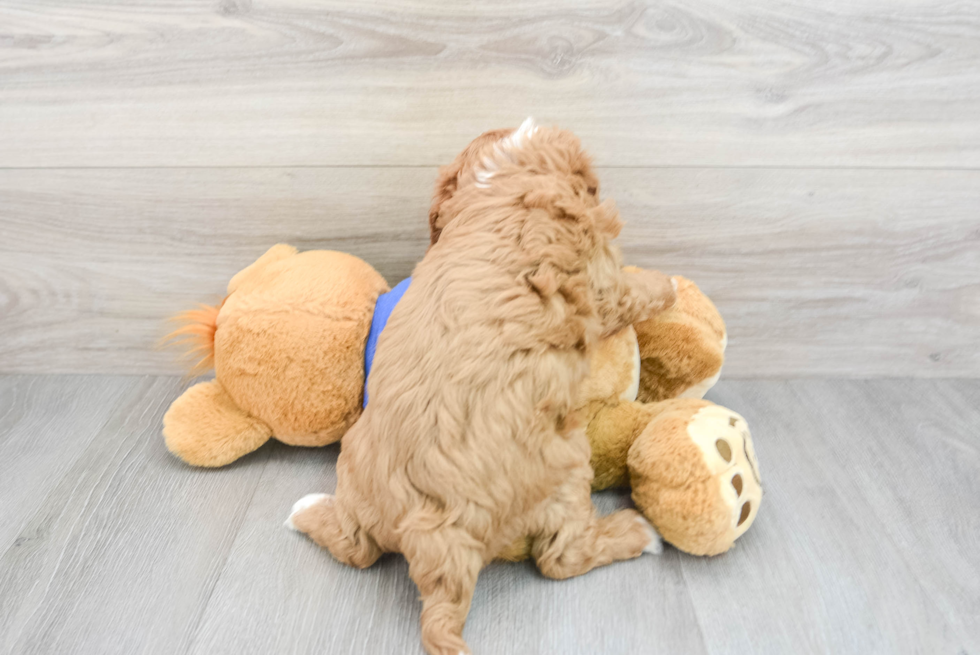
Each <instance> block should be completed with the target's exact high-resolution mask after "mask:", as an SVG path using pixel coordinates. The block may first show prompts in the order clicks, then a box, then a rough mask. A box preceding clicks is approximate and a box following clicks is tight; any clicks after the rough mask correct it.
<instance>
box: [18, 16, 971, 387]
mask: <svg viewBox="0 0 980 655" xmlns="http://www.w3.org/2000/svg"><path fill="white" fill-rule="evenodd" d="M978 63H980V5H978V4H977V3H971V2H946V1H943V0H917V1H911V0H910V1H909V2H902V3H894V2H891V1H889V0H857V1H853V2H845V1H844V0H834V1H832V2H826V3H821V4H816V5H815V4H813V3H799V2H788V1H775V2H773V1H769V0H747V1H746V0H743V1H740V2H734V1H733V0H715V1H706V0H692V1H690V2H684V3H663V2H652V1H651V2H613V3H610V2H605V1H599V0H573V1H572V2H556V1H550V2H533V1H532V2H527V1H521V2H516V1H514V2H512V1H510V0H505V1H504V2H499V3H485V2H483V3H477V2H455V3H445V2H436V1H435V0H428V1H426V0H410V1H403V2H394V3H393V2H382V1H380V0H377V1H375V0H368V1H364V2H359V3H342V2H319V1H318V2H309V1H307V0H215V1H214V2H203V3H201V2H191V1H190V0H185V1H181V2H170V1H164V0H149V1H147V2H141V3H139V4H138V5H133V4H132V3H130V2H124V1H123V0H86V1H85V2H72V1H70V0H45V1H43V2H36V1H34V0H0V372H61V373H86V372H103V373H164V374H165V373H174V372H177V371H179V370H180V369H179V366H178V365H177V364H176V363H175V361H174V356H173V353H170V352H165V351H164V352H160V351H157V350H155V349H154V343H155V341H156V339H157V338H158V337H159V336H160V335H161V334H162V333H163V332H164V330H165V328H164V327H163V325H162V321H163V319H164V317H166V316H167V315H169V314H172V313H174V312H176V311H179V310H181V309H183V308H184V307H186V306H188V305H191V304H193V303H195V302H197V301H206V300H211V299H214V298H216V297H220V295H221V293H222V291H223V288H224V285H225V283H226V282H227V280H228V278H229V277H230V276H231V275H232V274H233V273H234V272H235V271H237V270H238V269H239V268H241V267H242V266H244V265H246V264H248V263H249V262H250V261H252V260H253V259H254V258H255V257H257V256H258V255H259V254H261V253H262V252H263V251H264V250H265V248H267V247H268V246H269V245H271V244H273V243H275V242H277V241H287V242H291V243H294V244H295V245H297V246H299V247H301V248H333V249H338V250H346V251H350V252H354V253H355V254H357V255H359V256H361V257H364V258H365V259H367V260H368V261H369V262H371V263H372V264H374V265H375V266H376V267H377V268H378V270H379V271H381V272H382V273H383V274H384V275H385V276H386V277H387V278H388V279H389V281H392V282H394V281H396V280H397V279H399V278H400V277H402V276H404V275H407V274H408V273H409V272H410V270H411V266H412V263H413V262H414V261H416V260H417V259H418V258H419V257H420V256H421V255H422V253H423V252H424V248H425V242H426V229H425V215H426V208H427V204H428V198H429V194H430V191H431V185H432V181H433V178H434V174H435V166H437V165H439V164H441V163H445V162H446V161H448V160H449V159H450V158H451V157H452V156H453V155H454V154H455V152H457V151H458V150H459V149H460V148H461V147H462V146H463V145H464V144H465V143H466V142H467V141H468V140H469V139H470V138H471V137H472V136H474V135H476V134H477V133H479V132H481V131H482V130H484V129H488V128H491V127H499V126H505V125H513V124H516V123H518V122H519V121H520V120H522V119H523V118H524V117H525V116H527V115H534V116H535V117H536V118H538V119H539V120H540V121H541V122H545V123H557V124H560V125H563V126H567V127H569V128H571V129H574V130H575V131H576V132H578V133H579V135H580V136H581V137H582V139H583V141H584V143H585V145H586V147H587V148H588V149H589V150H590V151H591V152H593V153H594V154H595V157H596V162H597V164H598V165H599V166H600V173H601V177H602V180H603V184H604V193H605V194H606V195H608V196H610V197H613V198H615V199H616V200H617V201H618V203H619V205H620V208H621V210H622V212H623V214H624V217H625V218H626V219H627V221H628V228H627V230H626V231H625V233H624V246H625V251H626V253H627V256H628V258H629V260H630V261H631V262H632V263H636V264H640V265H644V266H650V267H657V268H661V269H663V270H666V271H669V272H676V273H681V274H684V275H687V276H689V277H691V278H692V279H694V280H695V281H697V282H698V283H699V284H700V285H701V286H702V288H704V289H705V291H706V292H708V293H709V295H711V297H712V298H713V299H715V301H716V302H717V304H718V305H719V307H720V309H721V310H722V312H723V314H724V315H725V317H726V319H727V320H728V323H729V329H730V335H731V347H730V351H729V353H730V354H729V362H728V365H727V369H726V375H728V376H740V377H754V376H810V375H814V376H824V375H834V376H853V377H866V376H905V375H913V376H961V377H962V376H976V375H978V374H980V354H978V348H977V344H978V343H980V65H978Z"/></svg>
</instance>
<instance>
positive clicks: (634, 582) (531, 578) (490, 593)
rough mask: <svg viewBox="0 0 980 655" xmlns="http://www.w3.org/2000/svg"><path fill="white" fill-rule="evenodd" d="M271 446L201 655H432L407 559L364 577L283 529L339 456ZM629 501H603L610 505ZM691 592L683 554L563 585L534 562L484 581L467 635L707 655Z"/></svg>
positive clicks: (551, 646) (497, 649)
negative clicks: (427, 652)
mask: <svg viewBox="0 0 980 655" xmlns="http://www.w3.org/2000/svg"><path fill="white" fill-rule="evenodd" d="M272 449H273V450H274V451H275V453H276V454H275V456H274V460H273V461H272V462H270V465H269V466H268V467H267V469H266V470H265V472H264V474H263V476H262V481H261V483H260V486H259V489H258V490H257V491H256V494H255V500H254V501H253V503H252V506H251V508H250V510H249V514H248V516H247V517H246V519H245V522H244V523H243V526H242V530H241V532H240V534H239V538H238V540H237V541H236V543H235V546H234V548H233V549H232V552H231V554H230V555H229V558H228V564H227V566H226V568H225V571H224V573H223V574H222V576H221V580H220V581H219V584H218V586H217V587H216V588H215V591H214V593H213V595H212V597H211V601H210V603H209V605H208V609H207V611H206V612H205V615H204V618H203V619H202V621H201V626H200V629H199V631H198V634H197V638H196V639H195V641H194V647H193V648H192V650H191V651H190V652H191V653H192V654H194V655H211V654H214V655H221V654H226V653H227V654H229V655H230V654H233V653H235V654H237V653H249V652H250V653H286V652H290V653H352V654H353V653H378V654H381V653H419V655H422V653H423V651H422V648H421V641H420V635H419V612H420V611H421V604H420V603H419V600H418V590H417V589H416V588H415V586H414V584H413V583H412V581H411V579H410V578H409V577H408V566H407V563H406V562H405V560H404V558H402V557H401V556H386V557H384V558H382V559H381V561H379V562H378V563H377V564H375V565H374V566H372V567H371V568H369V569H366V570H363V571H359V570H355V569H352V568H349V567H345V566H341V565H338V563H337V562H336V561H334V560H333V559H331V558H330V556H329V553H327V552H326V551H324V550H322V549H320V548H319V547H317V546H316V544H314V543H312V542H310V541H309V540H308V539H306V538H304V537H303V536H301V535H298V534H296V533H292V532H287V531H286V530H285V529H284V527H283V521H284V520H285V518H286V516H288V513H289V509H290V508H291V507H292V504H293V503H294V502H295V501H296V500H298V499H299V498H301V497H302V496H304V495H306V494H307V493H312V492H318V491H327V492H332V491H333V489H334V487H335V485H336V476H335V468H334V467H335V464H336V457H337V453H338V448H337V447H336V446H331V447H328V448H325V449H320V450H297V449H292V448H288V447H286V446H279V445H275V446H273V447H272ZM625 501H626V498H625V497H624V496H623V495H622V494H604V497H603V498H601V500H600V506H601V508H602V510H603V511H604V512H608V511H611V510H612V508H613V507H614V506H616V505H621V504H623V503H624V502H625ZM627 577H628V579H629V581H630V582H629V583H628V584H626V583H625V580H626V579H627ZM684 587H685V584H684V581H683V578H682V574H681V564H680V556H679V555H678V553H676V552H672V553H670V554H669V555H667V556H665V557H662V558H654V557H645V558H642V559H641V560H638V561H634V562H628V563H622V564H618V565H614V566H609V567H604V568H602V569H599V570H596V571H593V572H592V573H590V574H589V575H586V576H583V577H581V578H577V579H574V580H568V581H564V582H562V583H556V582H555V581H552V580H547V579H545V578H543V577H542V576H541V575H540V574H538V573H537V571H536V570H535V569H534V567H533V566H531V565H530V564H520V565H511V564H503V563H500V564H493V565H491V566H490V567H489V568H487V569H486V570H484V571H483V572H482V573H481V574H480V579H479V581H478V584H477V589H476V594H475V596H474V600H473V609H472V611H471V613H470V617H469V620H468V621H467V626H466V638H467V640H468V642H469V644H470V646H471V647H472V648H473V649H474V651H475V652H476V653H496V654H500V655H521V654H523V653H638V652H643V653H651V654H653V655H657V654H664V655H667V654H669V653H691V654H692V655H697V654H699V653H706V651H705V649H704V646H703V644H702V640H701V636H700V631H699V630H698V627H697V623H696V618H695V613H694V608H693V607H692V606H691V604H690V602H689V600H688V598H687V595H686V591H685V588H684ZM668 598H669V599H670V601H669V602H665V599H668Z"/></svg>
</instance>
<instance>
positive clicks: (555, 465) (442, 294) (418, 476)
mask: <svg viewBox="0 0 980 655" xmlns="http://www.w3.org/2000/svg"><path fill="white" fill-rule="evenodd" d="M500 143H501V142H500V141H496V142H494V141H492V140H486V143H484V144H483V145H482V146H476V147H474V148H472V149H471V151H470V152H467V153H464V156H463V157H464V159H465V161H462V162H457V164H459V168H458V170H459V171H460V172H459V173H458V174H457V177H456V186H455V188H454V190H453V192H452V194H451V196H450V197H448V198H447V199H445V201H444V202H442V203H441V206H440V208H439V209H440V213H439V216H440V220H444V221H445V223H444V227H443V228H442V233H441V236H440V237H439V239H438V242H437V243H436V244H435V245H433V246H432V247H431V248H430V250H429V252H428V254H427V255H426V257H425V258H424V259H423V261H422V262H421V263H420V264H419V265H418V266H417V267H416V269H415V273H414V275H413V281H412V284H411V286H410V287H409V289H408V291H407V292H406V294H405V296H404V298H403V299H402V300H401V302H400V303H399V305H398V306H397V307H396V308H395V310H394V312H393V313H392V315H391V318H390V319H389V322H388V325H387V327H386V329H385V331H384V332H383V333H382V335H381V339H380V342H379V344H378V350H377V354H376V357H375V361H374V368H373V369H372V373H371V377H370V378H369V381H368V393H369V396H370V398H371V402H370V403H369V404H368V406H367V408H366V409H365V411H364V413H363V414H362V415H361V417H360V419H359V420H358V421H357V423H355V424H354V426H353V427H352V428H351V429H350V431H349V432H348V433H347V435H346V436H345V437H344V440H343V443H342V449H341V453H340V458H339V460H338V463H337V490H336V497H327V498H323V499H321V500H319V501H318V502H315V503H313V504H312V505H309V506H306V507H305V508H303V509H300V510H298V511H297V512H296V513H295V514H294V515H293V517H292V521H293V524H294V525H295V526H296V527H297V528H298V529H299V530H301V531H303V532H305V533H307V534H308V535H309V536H310V537H311V538H313V539H314V540H315V541H316V542H317V543H319V544H321V545H322V546H325V547H326V548H328V549H329V550H330V552H331V553H332V554H333V555H334V556H335V557H336V558H337V559H338V560H340V561H342V562H346V563H348V564H350V565H352V566H357V567H365V566H369V565H371V564H372V563H373V562H374V561H375V560H376V559H377V558H378V556H379V555H380V554H381V553H382V552H386V551H396V552H401V553H403V554H404V555H405V557H406V559H407V560H408V562H409V574H410V575H411V577H412V579H413V580H414V581H415V583H416V584H417V585H418V588H419V591H420V593H421V597H422V601H423V609H422V642H423V644H424V646H425V648H426V649H427V651H428V652H429V653H431V654H432V655H450V654H451V655H458V653H461V652H464V653H465V652H469V649H468V648H467V646H466V643H465V642H464V641H463V638H462V632H463V625H464V622H465V620H466V615H467V613H468V611H469V606H470V601H471V598H472V595H473V589H474V586H475V584H476V579H477V576H478V574H479V572H480V570H481V569H482V568H483V566H484V565H485V564H487V563H488V562H489V561H491V560H492V559H494V558H495V557H497V556H500V555H506V554H508V552H509V549H510V547H511V546H512V545H513V544H514V543H515V541H517V540H518V539H519V538H520V537H522V536H524V535H530V538H531V542H532V546H531V554H532V556H533V557H534V559H535V561H536V562H537V565H538V567H539V568H540V570H541V572H542V573H543V574H544V575H546V576H548V577H552V578H567V577H570V576H575V575H580V574H582V573H585V572H587V571H589V570H591V569H592V568H594V567H596V566H601V565H603V564H607V563H609V562H612V561H614V560H619V559H626V558H631V557H636V556H638V555H640V553H641V552H642V551H643V549H644V548H645V547H646V546H647V545H648V544H649V543H650V541H651V532H649V531H648V530H649V528H648V527H647V526H646V524H645V521H643V520H642V519H641V517H640V515H639V514H638V513H637V512H635V511H634V510H621V511H618V512H616V513H614V514H611V515H609V516H605V517H601V518H600V517H598V516H597V515H596V511H595V508H594V507H593V505H592V501H591V497H590V487H591V482H592V476H593V473H592V468H591V467H590V465H589V452H590V451H589V442H588V438H587V437H586V434H585V431H584V427H583V426H582V425H581V421H580V418H581V417H580V416H579V415H578V414H577V413H576V412H575V411H574V409H575V407H576V406H577V398H578V392H579V386H580V385H581V383H582V380H583V379H584V378H585V377H586V375H587V374H588V372H589V365H588V354H589V352H590V349H591V348H592V347H593V346H594V344H595V343H596V342H597V340H598V339H600V338H601V337H602V336H604V335H609V334H612V333H614V332H617V331H619V330H620V329H622V328H624V327H625V326H628V325H630V324H632V323H633V322H635V321H637V320H640V319H643V318H646V317H648V316H650V315H652V314H653V313H655V312H657V311H660V310H663V309H664V308H665V307H668V306H669V305H670V304H671V303H672V302H673V300H674V295H673V289H672V287H671V285H670V282H669V280H668V279H667V278H666V277H664V276H662V275H660V274H654V273H645V272H641V273H634V274H631V273H628V272H624V271H623V269H622V266H621V262H620V255H619V252H618V249H616V248H615V247H614V246H613V245H612V244H611V239H612V238H614V237H615V236H616V235H617V234H618V232H619V229H620V221H619V218H618V215H617V213H616V211H615V210H614V208H613V207H612V205H611V204H609V203H603V204H600V203H599V202H598V199H597V197H596V192H595V190H596V188H597V182H596V179H595V176H594V174H593V172H592V169H591V165H590V162H589V160H588V158H587V157H586V155H585V154H584V153H583V152H582V151H581V148H580V146H579V142H578V139H577V138H575V137H574V136H573V135H572V134H570V133H568V132H565V131H561V130H556V129H541V130H539V131H538V132H537V133H536V134H534V135H533V137H532V138H529V139H526V140H525V141H524V142H523V145H521V146H520V147H515V148H511V149H508V148H507V146H506V144H505V145H504V146H502V147H500V148H498V145H500ZM483 157H489V158H490V159H491V160H492V162H491V163H492V166H491V168H492V171H491V172H492V175H491V176H489V178H488V177H486V176H484V177H483V178H482V179H483V180H484V181H483V182H481V181H480V177H479V174H480V173H481V172H483V173H485V172H486V170H483V171H481V164H482V163H483V162H484V159H483ZM474 159H475V162H474Z"/></svg>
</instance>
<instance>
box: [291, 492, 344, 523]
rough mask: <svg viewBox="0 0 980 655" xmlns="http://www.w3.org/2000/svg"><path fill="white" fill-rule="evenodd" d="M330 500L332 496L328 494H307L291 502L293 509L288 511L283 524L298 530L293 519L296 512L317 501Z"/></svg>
mask: <svg viewBox="0 0 980 655" xmlns="http://www.w3.org/2000/svg"><path fill="white" fill-rule="evenodd" d="M331 502H333V496H331V495H330V494H307V495H305V496H303V497H302V498H300V499H299V500H297V501H296V502H295V503H293V509H292V510H291V511H290V512H289V518H288V519H286V522H285V523H284V525H285V526H286V527H287V528H289V529H290V530H293V531H295V532H300V529H299V528H297V527H296V522H295V521H294V520H293V519H294V518H295V517H296V516H297V515H298V514H300V513H301V512H302V511H303V510H305V509H309V508H310V507H313V506H314V505H317V504H319V503H331Z"/></svg>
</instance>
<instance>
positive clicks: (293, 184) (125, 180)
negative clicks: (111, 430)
mask: <svg viewBox="0 0 980 655" xmlns="http://www.w3.org/2000/svg"><path fill="white" fill-rule="evenodd" d="M600 176H601V179H602V181H603V191H602V192H603V194H604V195H605V196H608V197H611V198H614V199H616V200H617V202H618V204H619V207H620V210H621V212H622V214H623V216H624V218H625V219H626V221H627V227H626V229H625V231H624V233H623V238H622V242H623V245H624V251H625V254H626V258H627V260H628V261H629V262H631V263H635V264H639V265H642V266H648V267H651V268H659V269H662V270H665V271H669V272H672V273H679V274H683V275H686V276H688V277H690V278H691V279H693V280H695V281H696V282H698V283H699V284H700V285H701V287H702V288H703V289H704V291H705V292H706V293H708V294H709V296H711V298H712V299H714V301H715V302H716V303H717V305H718V307H719V309H720V310H721V312H722V314H723V316H724V317H725V319H726V320H727V322H728V328H729V333H730V346H729V349H728V362H727V364H726V369H725V373H724V375H725V376H729V377H758V376H799V375H827V376H852V377H871V376H902V375H916V376H977V375H978V374H980V351H978V349H977V347H976V346H977V343H980V214H978V212H977V208H978V207H980V171H902V170H890V171H881V170H846V171H844V170H824V169H805V170H796V169H791V170H786V169H632V168H627V169H620V168H607V169H601V170H600ZM434 177H435V169H432V168H414V167H413V168H344V169H335V168H273V169H139V170H120V169H108V170H57V171H50V170H45V171H38V170H16V171H14V170H6V171H0V230H2V237H3V238H2V239H0V371H6V372H31V371H37V372H51V373H66V372H74V373H83V372H104V373H144V372H155V373H176V372H178V371H179V370H180V369H179V367H178V365H177V363H176V362H175V353H173V352H171V351H159V350H156V349H155V347H154V346H155V344H156V342H157V340H158V339H159V338H160V337H161V336H162V335H163V334H164V333H165V332H166V329H167V328H166V325H165V324H164V319H165V317H167V316H169V315H172V314H174V313H176V312H178V311H181V310H183V309H185V308H187V307H189V306H192V305H193V304H194V303H197V302H202V301H215V300H218V299H220V298H221V296H222V294H223V292H224V288H225V285H226V284H227V281H228V280H229V279H230V278H231V276H232V275H233V274H234V273H235V272H237V271H238V270H239V269H240V268H242V267H244V266H245V265H247V264H249V263H251V262H252V261H254V259H255V258H256V257H258V256H259V255H260V254H261V253H262V252H263V251H264V250H265V249H266V248H267V247H269V246H270V245H271V244H273V243H276V242H277V241H286V242H289V243H293V244H294V245H296V246H298V247H300V248H302V249H308V248H329V249H336V250H343V251H348V252H352V253H354V254H356V255H358V256H360V257H363V258H364V259H366V260H367V261H368V262H370V263H372V264H373V265H374V266H375V267H376V268H377V269H378V270H379V271H380V272H381V273H382V274H383V275H385V276H386V277H387V278H388V280H389V281H390V282H396V281H398V280H400V279H402V278H403V277H405V276H407V275H408V274H409V273H410V272H411V269H412V266H413V264H414V262H415V261H417V260H418V259H419V258H420V257H421V256H422V255H423V254H424V252H425V248H426V246H427V243H428V236H427V226H426V215H427V208H428V198H429V194H430V188H431V185H432V182H433V180H434Z"/></svg>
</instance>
